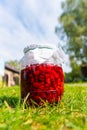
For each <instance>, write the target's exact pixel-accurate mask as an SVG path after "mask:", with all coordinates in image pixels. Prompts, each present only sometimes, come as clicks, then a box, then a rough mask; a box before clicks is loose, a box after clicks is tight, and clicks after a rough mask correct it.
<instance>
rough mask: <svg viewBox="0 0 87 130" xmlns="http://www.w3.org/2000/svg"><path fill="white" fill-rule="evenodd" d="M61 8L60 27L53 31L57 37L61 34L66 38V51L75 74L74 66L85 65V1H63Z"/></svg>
mask: <svg viewBox="0 0 87 130" xmlns="http://www.w3.org/2000/svg"><path fill="white" fill-rule="evenodd" d="M62 8H63V13H62V15H61V16H60V18H59V20H60V27H57V28H56V30H55V31H56V33H57V35H58V34H59V33H60V32H62V33H61V36H67V47H66V50H67V53H68V54H69V57H70V61H71V67H72V68H73V70H74V72H75V71H76V69H75V68H76V67H75V65H76V66H77V68H78V66H80V65H87V1H86V0H65V1H64V2H62ZM72 61H73V62H72ZM73 63H74V64H73ZM73 70H72V71H73ZM77 70H78V71H79V69H77Z"/></svg>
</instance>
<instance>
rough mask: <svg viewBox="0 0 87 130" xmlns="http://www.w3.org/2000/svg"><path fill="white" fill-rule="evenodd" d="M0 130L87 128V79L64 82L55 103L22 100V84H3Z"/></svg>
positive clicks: (83, 129)
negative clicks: (29, 103) (29, 104)
mask: <svg viewBox="0 0 87 130" xmlns="http://www.w3.org/2000/svg"><path fill="white" fill-rule="evenodd" d="M0 130H87V83H79V84H65V92H64V95H63V98H62V100H61V101H60V102H59V103H58V104H57V105H56V106H55V105H54V106H51V105H48V104H45V107H41V106H40V107H34V106H33V107H28V108H26V109H25V107H24V105H23V104H20V87H18V86H15V87H6V88H0Z"/></svg>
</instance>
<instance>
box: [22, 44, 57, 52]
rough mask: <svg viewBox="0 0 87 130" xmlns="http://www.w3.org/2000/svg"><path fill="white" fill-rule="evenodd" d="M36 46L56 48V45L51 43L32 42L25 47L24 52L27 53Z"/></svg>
mask: <svg viewBox="0 0 87 130" xmlns="http://www.w3.org/2000/svg"><path fill="white" fill-rule="evenodd" d="M36 48H39V49H43V48H45V49H56V46H54V45H51V44H30V45H29V46H27V47H25V48H24V53H27V52H28V51H30V50H34V49H36Z"/></svg>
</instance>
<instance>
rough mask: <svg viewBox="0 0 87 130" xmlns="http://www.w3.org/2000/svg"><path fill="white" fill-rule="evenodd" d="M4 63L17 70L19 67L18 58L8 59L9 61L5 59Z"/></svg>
mask: <svg viewBox="0 0 87 130" xmlns="http://www.w3.org/2000/svg"><path fill="white" fill-rule="evenodd" d="M6 64H7V65H9V66H10V67H13V68H15V69H17V70H19V69H20V65H19V61H18V60H10V61H7V62H6Z"/></svg>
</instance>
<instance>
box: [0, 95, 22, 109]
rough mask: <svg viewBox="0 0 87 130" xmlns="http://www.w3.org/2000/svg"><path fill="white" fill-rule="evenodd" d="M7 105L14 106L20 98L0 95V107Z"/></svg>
mask: <svg viewBox="0 0 87 130" xmlns="http://www.w3.org/2000/svg"><path fill="white" fill-rule="evenodd" d="M6 104H7V105H8V106H10V107H12V108H15V107H16V106H18V105H19V104H20V98H18V97H12V96H11V97H7V96H2V97H0V107H3V106H5V105H6Z"/></svg>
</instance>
